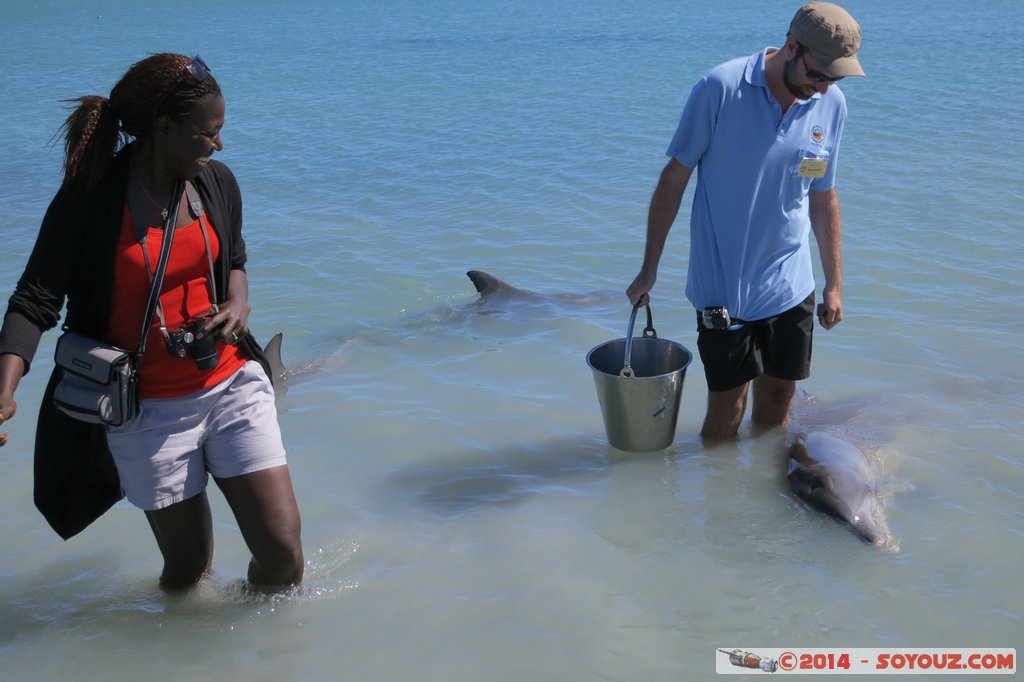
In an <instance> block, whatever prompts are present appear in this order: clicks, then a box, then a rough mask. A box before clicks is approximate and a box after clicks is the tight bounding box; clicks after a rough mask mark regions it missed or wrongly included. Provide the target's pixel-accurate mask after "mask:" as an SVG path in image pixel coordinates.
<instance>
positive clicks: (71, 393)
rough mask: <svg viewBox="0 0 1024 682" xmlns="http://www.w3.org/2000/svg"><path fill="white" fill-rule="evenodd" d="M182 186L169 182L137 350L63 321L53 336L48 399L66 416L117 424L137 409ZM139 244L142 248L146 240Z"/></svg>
mask: <svg viewBox="0 0 1024 682" xmlns="http://www.w3.org/2000/svg"><path fill="white" fill-rule="evenodd" d="M183 191H184V183H183V181H181V180H179V181H178V182H176V183H175V185H174V191H173V194H172V198H171V205H170V207H169V208H168V213H167V221H166V223H165V224H164V238H163V244H162V246H161V248H160V259H159V261H158V262H157V266H156V273H155V274H154V275H153V285H152V287H151V288H150V291H149V300H148V301H147V303H146V312H145V315H143V317H142V331H141V332H140V333H139V346H138V350H137V351H136V352H135V353H131V352H129V351H126V350H124V349H122V348H118V347H117V346H111V345H110V344H106V343H101V342H99V341H97V340H95V339H92V338H90V337H88V336H85V335H83V334H79V333H78V332H72V331H67V325H66V323H65V327H64V330H65V331H64V334H62V335H61V337H60V338H59V339H57V349H56V351H55V353H54V361H55V362H56V364H57V366H58V367H60V370H61V377H60V381H59V382H58V383H57V386H56V388H55V389H54V392H53V404H54V406H55V407H56V408H57V409H58V410H60V411H61V412H63V413H64V414H66V415H68V416H69V417H72V418H74V419H77V420H79V421H83V422H89V423H92V424H105V425H107V426H121V425H122V424H124V423H126V422H128V421H130V420H131V419H132V418H134V417H135V415H137V414H138V412H139V392H138V385H139V364H140V363H141V362H142V355H143V353H145V352H146V337H147V336H148V332H149V325H150V323H151V322H152V320H153V315H154V313H155V311H156V308H157V305H158V304H159V302H160V288H161V287H162V286H163V281H164V274H165V273H166V271H167V261H168V260H169V259H170V255H171V242H173V241H174V228H175V222H176V220H177V217H178V204H179V203H180V201H181V194H182V192H183ZM142 246H143V249H145V242H143V245H142Z"/></svg>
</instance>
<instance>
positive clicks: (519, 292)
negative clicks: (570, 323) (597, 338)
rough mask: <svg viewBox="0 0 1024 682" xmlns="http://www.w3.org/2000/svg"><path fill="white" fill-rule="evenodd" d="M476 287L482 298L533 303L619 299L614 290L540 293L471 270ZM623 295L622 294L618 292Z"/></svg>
mask: <svg viewBox="0 0 1024 682" xmlns="http://www.w3.org/2000/svg"><path fill="white" fill-rule="evenodd" d="M466 277H469V279H470V281H472V282H473V286H474V287H476V290H477V293H479V294H480V298H481V299H486V300H488V301H491V302H493V301H495V300H501V301H526V302H531V303H562V304H572V305H594V304H603V303H607V302H609V301H612V300H618V299H617V298H616V293H615V292H612V291H596V292H593V293H589V294H572V293H560V294H539V293H537V292H536V291H530V290H528V289H520V288H519V287H514V286H512V285H511V284H509V283H508V282H505V281H504V280H501V279H498V278H497V277H495V276H494V275H492V274H491V273H489V272H484V271H483V270H470V271H469V272H467V273H466ZM618 296H621V294H618Z"/></svg>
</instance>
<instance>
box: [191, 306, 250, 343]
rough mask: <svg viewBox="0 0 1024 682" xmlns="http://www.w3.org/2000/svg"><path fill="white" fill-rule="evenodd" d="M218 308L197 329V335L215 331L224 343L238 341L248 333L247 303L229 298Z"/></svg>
mask: <svg viewBox="0 0 1024 682" xmlns="http://www.w3.org/2000/svg"><path fill="white" fill-rule="evenodd" d="M219 308H220V309H219V310H218V311H217V313H216V314H215V315H213V316H211V317H209V318H208V319H207V321H206V324H204V325H203V326H202V328H201V329H200V330H199V335H200V336H206V335H207V334H212V333H215V334H216V335H217V337H218V338H219V339H220V340H221V341H223V342H224V343H228V344H235V343H238V342H239V341H241V340H242V338H243V337H245V335H246V334H248V333H249V312H250V310H251V308H250V307H249V304H248V303H241V302H238V301H234V300H229V301H225V302H224V303H222V304H221V305H220V306H219Z"/></svg>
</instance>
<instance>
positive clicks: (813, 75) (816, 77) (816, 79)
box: [196, 45, 843, 83]
mask: <svg viewBox="0 0 1024 682" xmlns="http://www.w3.org/2000/svg"><path fill="white" fill-rule="evenodd" d="M799 56H800V61H801V62H803V64H804V72H805V73H806V74H807V80H809V81H811V82H812V83H835V82H836V81H841V80H843V76H837V77H835V78H833V77H832V76H826V75H825V74H823V73H821V72H820V71H814V70H813V69H810V68H809V67H808V66H807V60H806V59H804V46H803V45H800V55H799ZM198 58H199V57H198V56H197V57H196V59H198Z"/></svg>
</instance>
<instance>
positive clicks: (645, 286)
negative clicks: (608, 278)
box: [626, 270, 658, 306]
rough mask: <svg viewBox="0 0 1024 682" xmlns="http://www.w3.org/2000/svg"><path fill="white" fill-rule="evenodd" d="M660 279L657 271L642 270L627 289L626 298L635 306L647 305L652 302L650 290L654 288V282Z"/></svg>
mask: <svg viewBox="0 0 1024 682" xmlns="http://www.w3.org/2000/svg"><path fill="white" fill-rule="evenodd" d="M657 279H658V275H657V273H654V272H647V271H645V270H641V271H640V274H638V275H637V276H636V278H635V279H634V280H633V283H632V284H630V285H629V288H628V289H626V298H628V299H629V302H630V304H631V305H633V306H642V305H647V304H648V303H650V302H651V295H650V293H649V292H650V291H651V289H652V288H654V282H655V281H656V280H657Z"/></svg>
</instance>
